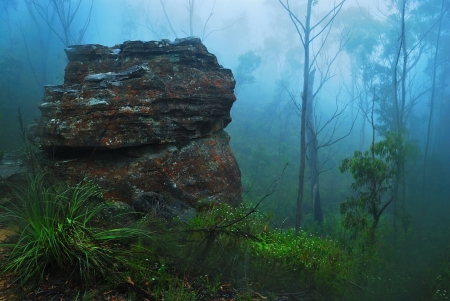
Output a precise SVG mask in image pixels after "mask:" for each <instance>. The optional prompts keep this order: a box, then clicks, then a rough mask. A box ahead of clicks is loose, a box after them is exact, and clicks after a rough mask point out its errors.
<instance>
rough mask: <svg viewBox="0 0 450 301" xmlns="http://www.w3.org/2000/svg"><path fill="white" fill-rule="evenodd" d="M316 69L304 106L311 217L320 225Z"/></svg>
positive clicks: (311, 74) (321, 216) (321, 213)
mask: <svg viewBox="0 0 450 301" xmlns="http://www.w3.org/2000/svg"><path fill="white" fill-rule="evenodd" d="M315 73H316V70H315V69H313V70H312V71H311V72H310V73H309V83H308V84H309V87H308V103H307V107H306V138H307V140H308V144H307V149H308V165H309V168H310V170H311V199H312V205H313V218H314V221H315V222H317V223H318V224H319V225H320V226H322V225H323V212H322V204H321V202H320V190H319V154H318V151H319V146H318V142H317V133H316V128H315V122H314V116H315V115H314V102H313V101H314V98H313V93H312V91H313V88H314V75H315Z"/></svg>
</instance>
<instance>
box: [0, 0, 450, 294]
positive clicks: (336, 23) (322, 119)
mask: <svg viewBox="0 0 450 301" xmlns="http://www.w3.org/2000/svg"><path fill="white" fill-rule="evenodd" d="M0 20H1V22H0V28H1V33H2V34H1V36H0V66H1V67H0V165H2V164H3V163H2V160H3V161H4V160H5V159H6V158H13V159H17V160H22V162H23V164H24V165H26V164H29V163H30V160H31V159H32V160H36V158H38V157H40V156H42V151H41V150H40V149H39V145H35V144H33V143H31V142H29V141H28V140H27V139H26V138H25V137H26V127H27V125H29V124H31V123H33V120H36V119H39V118H40V111H39V109H38V106H39V104H40V103H41V101H42V98H43V95H44V86H45V85H57V84H61V83H62V82H63V80H64V68H65V67H66V64H67V62H68V61H67V57H66V54H65V53H64V49H65V48H67V47H68V46H70V45H78V44H102V45H107V46H114V45H116V44H120V43H123V42H124V41H133V40H142V41H160V40H162V39H168V40H175V39H176V38H185V37H190V36H196V37H198V38H200V40H201V41H202V43H203V44H204V45H205V46H206V47H207V48H208V51H209V52H211V53H212V54H214V55H216V56H217V59H218V61H219V64H221V65H222V66H223V67H224V68H229V69H231V70H232V72H233V76H234V78H235V81H236V86H235V90H234V93H235V95H236V101H235V102H234V104H233V106H232V109H231V117H232V122H231V123H230V124H229V125H228V126H227V127H226V128H225V131H226V132H227V133H228V134H229V135H230V137H231V140H230V146H231V149H232V151H233V153H234V155H235V157H236V159H237V162H238V165H239V168H240V171H241V181H242V186H243V195H242V198H243V203H242V204H241V205H239V206H238V207H230V206H228V205H226V204H220V205H217V206H214V207H211V208H208V209H206V210H204V211H203V212H200V211H201V210H199V212H198V213H197V215H196V216H195V217H194V218H193V219H192V220H191V221H190V222H189V223H188V224H187V225H184V224H178V223H174V224H172V223H169V224H170V225H166V224H164V223H165V222H163V221H160V220H154V219H151V218H149V219H146V218H144V219H146V220H145V221H144V224H145V223H147V224H145V227H144V228H146V229H149V227H150V229H151V231H150V233H149V232H148V231H147V232H146V231H144V230H143V227H142V225H141V224H139V227H138V228H128V226H127V227H125V228H123V232H120V233H121V234H120V235H119V234H117V236H114V238H111V235H112V234H111V232H105V231H103V232H102V230H95V231H97V232H95V231H94V232H93V233H95V234H93V235H94V236H95V237H96V238H95V240H96V241H99V242H101V243H104V244H105V246H106V245H107V246H111V245H112V244H113V243H112V242H114V243H115V242H116V240H117V241H118V240H120V239H123V238H125V239H127V241H128V242H129V241H131V240H132V239H135V237H138V236H139V237H144V238H139V239H138V240H139V243H137V244H136V246H135V244H132V245H133V247H131V248H132V250H136V254H139V255H136V258H139V260H144V259H142V257H139V256H141V253H142V252H143V251H142V250H146V251H145V252H147V254H149V253H151V254H152V256H154V257H152V258H151V260H150V261H151V264H150V263H147V264H145V262H144V264H138V263H135V262H134V261H133V264H132V267H131V266H128V267H126V266H127V261H126V260H123V258H122V257H123V256H124V253H123V252H124V251H123V250H122V249H121V250H116V249H114V252H117V255H115V254H116V253H108V254H109V255H108V254H106V253H105V254H106V255H105V254H100V255H98V256H100V257H104V258H106V259H105V262H100V263H99V269H100V270H102V269H103V268H104V267H105V266H108V265H114V267H115V268H116V269H118V270H119V269H120V268H124V269H125V267H126V269H127V273H128V272H129V271H133V272H134V274H132V275H129V274H127V273H122V271H120V272H119V271H116V272H114V273H113V274H114V277H113V276H111V278H114V279H113V280H111V281H110V283H109V284H108V285H111V283H113V284H114V285H115V286H116V287H117V283H119V284H120V283H122V282H125V283H128V286H130V284H131V283H133V284H132V286H134V287H135V288H136V289H135V290H134V291H133V290H130V289H129V287H128V286H127V288H128V289H123V288H122V289H119V291H120V292H121V293H122V291H123V290H125V291H127V292H128V294H129V295H130V296H131V297H129V298H132V297H133V296H134V298H135V299H120V298H117V299H108V300H232V299H233V298H234V299H235V300H267V299H269V300H448V295H449V294H450V218H449V213H450V163H449V162H450V161H446V160H448V159H449V156H450V139H449V138H450V74H449V72H450V71H449V70H450V57H449V53H450V0H376V1H375V0H374V1H364V0H359V1H358V0H305V1H293V0H291V1H289V0H261V1H253V0H159V1H158V0H95V1H94V0H0ZM30 158H31V159H30ZM43 178H44V176H43V175H42V174H37V175H36V174H35V175H34V176H30V177H29V181H30V182H29V184H28V188H20V189H16V188H14V189H13V191H16V192H17V196H15V197H17V198H18V199H19V200H20V201H21V202H26V201H25V199H27V198H28V199H32V197H30V194H33V193H36V194H42V195H44V196H45V197H49V195H51V197H55V199H54V200H53V201H52V202H53V203H56V202H60V201H61V200H63V199H64V200H69V204H70V202H74V201H75V200H74V199H73V197H74V196H75V195H82V196H85V195H86V196H89V197H92V198H94V199H96V200H97V198H98V197H99V194H100V192H99V191H98V187H97V186H95V183H91V182H87V183H86V186H83V185H81V184H80V185H79V186H75V187H71V188H66V189H65V188H64V187H62V186H61V184H52V185H51V187H53V188H52V189H55V191H56V192H57V193H53V194H52V193H51V192H50V190H51V189H50V188H48V189H47V188H44V187H43V186H42V185H44V184H43V183H44V182H45V180H43ZM1 181H3V182H5V180H4V179H3V178H2V179H1ZM0 193H1V194H2V195H0V199H1V200H2V201H1V202H0V229H1V228H4V227H3V226H5V227H6V225H9V223H10V222H11V221H14V222H16V221H17V220H16V219H14V218H15V217H17V216H15V215H14V214H15V213H13V211H11V208H10V207H8V206H7V205H4V201H3V199H6V198H8V197H7V193H6V192H5V191H4V190H3V189H2V190H1V192H0ZM14 194H15V193H14ZM19 195H20V196H19ZM76 200H77V201H79V202H80V204H82V205H80V206H87V208H90V209H89V210H92V216H91V215H89V218H87V217H86V216H83V217H82V218H81V219H80V220H84V223H85V224H83V227H84V226H86V223H89V221H90V219H91V217H93V216H95V215H96V214H102V212H103V211H102V210H103V209H104V208H103V207H102V206H103V205H99V206H100V207H96V205H95V206H93V207H91V205H85V202H87V201H88V198H86V199H84V198H83V197H81V198H80V199H76ZM53 203H52V204H53ZM94 203H95V204H97V202H94ZM19 207H20V206H19ZM13 208H15V207H13ZM33 210H37V211H40V209H38V207H35V208H34V209H33ZM51 210H54V211H51V212H52V214H53V213H55V212H59V210H62V209H58V208H53V207H52V209H51ZM74 210H75V209H74ZM5 212H6V213H5ZM71 214H76V213H73V212H71ZM119 215H120V214H119ZM13 217H14V218H13ZM18 218H19V217H18ZM21 218H22V219H23V218H24V217H22V216H20V218H19V220H20V219H21ZM24 219H25V221H24V220H22V222H25V226H24V227H25V228H28V226H26V224H27V223H30V224H32V223H31V222H30V221H28V220H27V218H24ZM93 219H95V218H93ZM67 220H70V219H69V218H67ZM74 220H75V219H74ZM63 223H64V221H62V222H61V224H63ZM57 224H58V226H59V225H60V222H59V221H58V222H57ZM69 224H70V227H72V224H71V223H69ZM162 224H164V225H162ZM225 226H226V227H225ZM152 227H153V228H152ZM80 229H81V228H80ZM83 229H84V228H83ZM95 229H97V228H95ZM211 229H214V231H213V232H211ZM70 231H72V232H71V233H73V231H81V232H79V233H85V232H86V231H87V230H79V229H78V230H70ZM121 231H122V230H121ZM114 233H118V232H114ZM186 233H187V234H186ZM187 235H190V236H192V237H191V239H192V242H191V241H188V242H186V241H184V240H185V239H186V236H187ZM81 236H83V235H82V234H80V237H81ZM150 236H151V238H149V237H150ZM169 238H170V239H169ZM0 239H2V243H0V256H1V257H2V258H3V259H4V258H13V257H14V256H13V255H4V253H3V251H2V248H3V249H5V250H6V249H8V248H10V249H11V245H12V243H11V242H10V241H8V240H5V239H3V236H2V235H0ZM12 239H14V237H13V238H12ZM141 240H142V241H144V242H142V241H141ZM147 240H150V242H149V241H147ZM171 240H173V241H171ZM20 243H21V240H19V242H17V241H15V242H14V246H16V245H20ZM117 244H118V243H117ZM127 244H128V245H129V244H130V243H127ZM179 245H183V246H184V247H183V248H182V247H178V246H179ZM114 246H115V244H114ZM23 248H24V249H23V251H24V252H25V250H26V249H27V246H25V247H23ZM55 248H57V247H55ZM196 248H197V249H196ZM210 248H217V249H218V250H217V251H214V250H213V251H211V250H212V249H210ZM18 249H19V248H18V247H14V248H12V250H13V251H12V252H13V254H14V252H16V251H17V252H18ZM161 249H164V250H166V251H164V252H166V253H167V254H169V255H167V256H165V255H164V256H162V255H161V254H162V253H161V254H160V252H161ZM8 250H9V249H8ZM148 250H151V251H148ZM168 250H170V251H168ZM61 252H62V254H66V253H64V252H65V251H61ZM93 252H94V251H93ZM95 252H96V251H95ZM111 252H113V251H111ZM126 252H128V251H126ZM38 253H39V252H38V251H36V254H38ZM210 253H211V254H210ZM57 254H59V255H51V256H55V257H58V256H61V255H60V253H57ZM111 254H113V255H111ZM5 256H6V257H5ZM17 256H19V255H17ZM36 256H37V255H36ZM64 256H65V255H64ZM93 256H97V255H93ZM114 256H117V257H114ZM19 257H20V256H19ZM117 258H119V260H118V261H117V262H116V260H117ZM180 258H184V259H183V260H179V259H180ZM204 258H206V259H204ZM191 259H192V261H190V260H191ZM22 260H24V259H23V258H22ZM27 260H28V261H27V262H32V261H33V262H34V259H31V258H28V259H27ZM46 260H48V258H46ZM145 260H147V261H148V260H149V259H148V258H145ZM38 261H39V260H36V262H38ZM199 261H203V263H201V264H199V263H198V262H199ZM3 262H6V261H3ZM27 262H25V263H22V264H23V266H18V267H15V266H13V264H16V263H17V262H16V263H13V261H11V260H10V261H8V264H11V265H5V263H0V276H1V278H2V279H4V278H5V277H6V278H7V277H8V276H10V275H11V274H13V275H14V274H20V273H18V272H17V271H18V270H20V269H24V270H25V271H27V273H28V274H30V275H32V276H30V277H28V276H23V275H22V276H20V275H19V276H17V277H18V278H17V279H18V280H15V281H14V282H13V283H12V284H13V287H14V285H16V286H19V287H27V288H28V289H27V290H26V293H30V292H34V294H35V295H34V296H35V298H36V299H31V297H28V298H29V299H27V300H38V296H37V295H36V291H37V289H36V287H37V286H39V285H42V283H43V282H45V281H44V280H45V276H46V275H44V274H43V272H42V273H40V272H38V269H37V268H36V270H33V271H31V270H32V269H33V267H30V266H31V265H28V264H27ZM39 262H40V261H39ZM40 264H41V262H40ZM71 264H72V263H67V261H64V260H61V261H58V260H57V264H54V263H52V262H50V261H48V262H46V263H45V264H44V265H42V266H39V269H42V270H46V269H47V268H48V267H49V266H51V267H52V268H53V267H54V266H56V267H64V266H68V265H69V266H71ZM83 264H84V265H83ZM83 264H81V263H78V265H76V264H75V267H77V268H79V270H80V271H81V270H82V268H81V267H80V266H83V267H85V268H86V269H87V268H88V266H89V265H90V263H89V262H85V263H83ZM193 265H194V266H203V269H201V268H200V267H198V268H196V269H194V268H192V266H193ZM25 267H26V268H25ZM28 269H31V270H28ZM133 269H134V270H133ZM30 271H31V272H30ZM108 271H109V270H108ZM136 271H142V272H136ZM145 271H148V272H145ZM145 273H147V274H145ZM80 274H81V276H80V275H79V277H80V278H81V279H83V281H85V282H83V285H82V287H83V288H84V289H85V290H84V291H83V292H82V290H80V292H79V293H78V294H74V293H73V292H71V293H70V294H69V293H67V296H68V297H67V299H64V300H100V299H95V298H96V297H95V296H93V295H92V292H93V291H94V290H93V288H92V287H93V285H92V282H91V280H92V279H91V278H90V277H91V276H92V275H90V274H89V273H87V272H86V273H85V272H84V270H83V271H82V272H80ZM93 274H95V276H92V277H94V278H95V279H97V278H98V279H100V278H102V277H103V278H105V277H106V278H108V277H107V276H105V275H106V274H107V272H104V271H103V270H102V271H101V272H99V273H94V272H93ZM200 275H203V276H200ZM130 276H131V278H132V279H130ZM33 277H34V278H36V279H37V280H36V281H35V282H32V283H31V284H30V281H31V280H32V278H33ZM127 277H128V278H127ZM202 277H203V278H202ZM34 278H33V279H34ZM149 279H152V280H149ZM47 280H48V276H47ZM132 280H133V281H132ZM149 281H150V284H148V282H149ZM152 281H153V282H152ZM100 282H101V281H100V280H98V283H100ZM188 282H190V284H191V285H190V286H189V289H187V288H186V286H187V283H188ZM6 283H8V280H6ZM36 283H37V284H36ZM96 283H97V282H96ZM134 283H136V285H135V284H134ZM138 283H144V284H145V285H144V284H142V286H140V287H139V292H138V291H137V287H138ZM183 283H184V284H183ZM224 283H227V284H226V285H225V284H224ZM228 283H231V284H228ZM0 285H3V282H0ZM36 285H37V286H36ZM228 285H231V286H233V287H234V288H236V289H235V290H233V293H232V294H231V293H230V294H229V295H227V294H228V293H229V292H228V291H227V289H226V288H227V287H228ZM5 286H6V285H5ZM95 287H96V288H97V286H95ZM8 288H9V286H8ZM114 289H115V288H114ZM19 291H20V290H19ZM104 291H106V289H104V290H103V291H102V292H104ZM111 291H112V289H111ZM217 291H220V292H221V293H223V294H224V296H228V297H222V298H223V299H218V297H217V299H213V298H212V297H211V296H212V295H214V294H216V292H217ZM206 292H208V293H206ZM281 292H284V295H283V293H281ZM14 294H17V292H16V291H15V292H14ZM93 294H94V295H95V293H93ZM100 294H101V293H100ZM208 294H209V295H208ZM69 295H70V296H69ZM208 296H209V297H208ZM230 296H233V298H232V297H230ZM111 298H112V297H111ZM208 298H209V299H208ZM225 298H228V299H225ZM258 298H259V299H258ZM283 298H285V299H283ZM0 300H1V297H0ZM5 300H7V299H5ZM20 300H22V299H20ZM39 300H41V299H39ZM48 300H50V299H48ZM55 300H56V299H55ZM58 300H59V299H58ZM61 300H63V299H61ZM105 300H106V299H105Z"/></svg>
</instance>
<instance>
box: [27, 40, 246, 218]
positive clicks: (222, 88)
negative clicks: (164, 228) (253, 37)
mask: <svg viewBox="0 0 450 301" xmlns="http://www.w3.org/2000/svg"><path fill="white" fill-rule="evenodd" d="M66 54H67V57H68V59H69V63H68V64H67V67H66V69H65V77H64V84H63V85H60V86H47V87H46V90H45V95H44V98H43V100H42V103H41V104H40V106H39V109H40V110H41V113H42V117H41V118H40V120H39V122H38V123H37V124H35V125H32V126H30V128H29V139H30V140H31V141H33V142H38V143H39V144H41V145H42V147H43V148H44V149H45V150H47V152H48V154H49V155H50V156H51V157H52V160H53V163H52V166H51V169H52V171H53V173H54V175H55V176H57V177H58V178H61V179H65V180H69V181H71V182H73V183H76V182H77V181H80V180H81V179H82V178H83V177H85V176H86V177H88V178H92V179H94V180H96V181H97V182H98V183H99V184H100V185H101V186H102V187H103V188H104V189H105V190H106V191H107V192H106V196H107V197H108V198H111V199H113V200H117V201H122V202H126V203H128V204H131V203H132V201H133V200H137V199H138V198H139V196H142V195H149V194H158V195H160V196H161V198H162V199H164V200H170V202H172V203H173V204H176V202H177V201H180V202H182V203H183V204H186V205H187V206H189V207H190V208H192V207H194V206H195V205H196V203H197V202H198V201H200V200H201V201H202V202H205V201H206V202H227V203H230V204H238V203H239V202H240V201H241V190H242V188H241V179H240V170H239V167H238V165H237V162H236V160H235V158H234V155H233V153H232V151H231V149H230V147H229V139H230V138H229V136H228V134H227V133H226V132H225V131H224V130H223V128H225V127H226V125H227V124H228V123H229V122H231V118H230V109H231V106H232V104H233V102H234V101H235V96H234V85H235V81H234V78H233V75H232V73H231V70H229V69H224V68H223V67H222V66H220V65H219V64H218V62H217V59H216V57H215V56H214V55H213V54H210V53H209V52H208V51H207V49H206V47H205V46H204V45H203V44H202V43H201V41H200V40H199V39H198V38H187V39H177V40H175V41H172V42H171V41H168V40H162V41H150V42H142V41H129V42H125V43H123V44H121V45H117V46H114V47H106V46H101V45H76V46H71V47H69V48H68V49H66ZM170 202H167V203H170ZM150 207H151V206H150ZM150 207H149V208H150ZM149 208H147V209H145V210H153V209H151V208H150V209H149ZM143 210H144V209H143ZM180 210H181V209H180ZM183 210H184V211H186V210H185V209H183ZM183 210H182V211H183ZM184 211H183V212H184ZM166 213H167V212H166ZM167 214H169V213H167Z"/></svg>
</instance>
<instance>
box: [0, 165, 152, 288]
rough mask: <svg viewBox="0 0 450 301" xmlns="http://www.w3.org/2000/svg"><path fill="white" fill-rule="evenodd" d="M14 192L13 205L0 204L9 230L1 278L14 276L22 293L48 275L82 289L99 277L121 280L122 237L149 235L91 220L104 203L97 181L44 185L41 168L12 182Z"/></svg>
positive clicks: (3, 244) (3, 222) (124, 260)
mask: <svg viewBox="0 0 450 301" xmlns="http://www.w3.org/2000/svg"><path fill="white" fill-rule="evenodd" d="M13 195H14V199H13V201H12V202H11V204H9V205H4V206H3V205H2V206H0V225H4V226H6V227H7V228H8V229H9V230H10V231H11V233H12V235H11V236H9V237H8V238H7V239H6V240H5V241H3V242H1V244H0V248H2V249H3V252H4V253H6V258H5V259H4V260H3V261H2V262H1V263H0V276H1V277H5V276H9V278H10V279H11V277H12V283H13V284H15V286H16V287H17V288H25V292H26V291H30V290H32V289H34V288H35V287H36V286H37V285H38V284H40V283H42V282H43V281H44V279H45V278H46V276H47V275H49V274H61V275H62V276H63V277H66V279H68V280H69V281H71V282H76V283H78V284H80V285H81V286H82V287H83V288H84V289H85V290H86V289H88V288H90V287H92V286H93V285H95V283H96V281H97V280H100V279H102V280H104V279H107V280H108V282H110V283H117V282H124V281H125V277H126V276H125V275H124V271H126V268H127V254H126V253H127V252H126V249H125V247H124V245H123V242H128V241H129V240H130V239H132V238H136V237H137V236H139V235H142V234H144V235H147V234H146V232H145V231H143V230H140V229H138V228H115V229H108V228H105V225H99V224H97V225H94V223H93V222H94V219H95V218H96V217H97V216H98V215H99V213H100V212H101V211H102V210H103V209H104V208H105V203H104V202H102V200H101V196H102V192H101V190H100V189H99V187H98V186H97V185H95V184H94V183H92V182H90V181H87V180H85V181H82V182H81V183H79V184H78V185H76V186H74V187H67V186H64V185H45V177H44V174H42V173H41V174H38V175H37V176H29V184H28V186H27V187H25V188H23V187H22V188H20V187H14V188H13ZM128 256H129V254H128Z"/></svg>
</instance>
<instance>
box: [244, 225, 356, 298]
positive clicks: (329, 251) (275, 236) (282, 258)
mask: <svg viewBox="0 0 450 301" xmlns="http://www.w3.org/2000/svg"><path fill="white" fill-rule="evenodd" d="M260 238H261V240H260V241H255V242H252V253H253V254H254V256H255V257H256V258H255V259H254V260H261V259H262V260H263V261H265V262H266V263H269V264H270V263H276V264H277V265H278V266H282V267H283V269H284V270H285V271H289V274H290V277H291V281H292V279H295V281H297V284H302V285H307V286H314V287H316V288H317V289H319V290H321V291H322V292H335V293H337V292H338V291H339V290H340V289H341V288H342V287H343V285H345V284H346V283H345V282H346V280H349V278H350V276H351V270H352V267H351V266H352V264H353V262H352V259H351V258H350V257H349V256H348V255H347V254H346V253H345V252H344V251H343V250H342V249H341V248H340V247H339V246H338V244H337V243H336V242H335V241H333V240H331V239H327V238H320V237H317V236H315V235H313V234H308V233H306V232H304V231H300V233H299V235H295V233H294V232H293V231H287V232H283V231H279V230H273V231H270V232H267V233H264V234H263V235H261V236H260Z"/></svg>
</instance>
